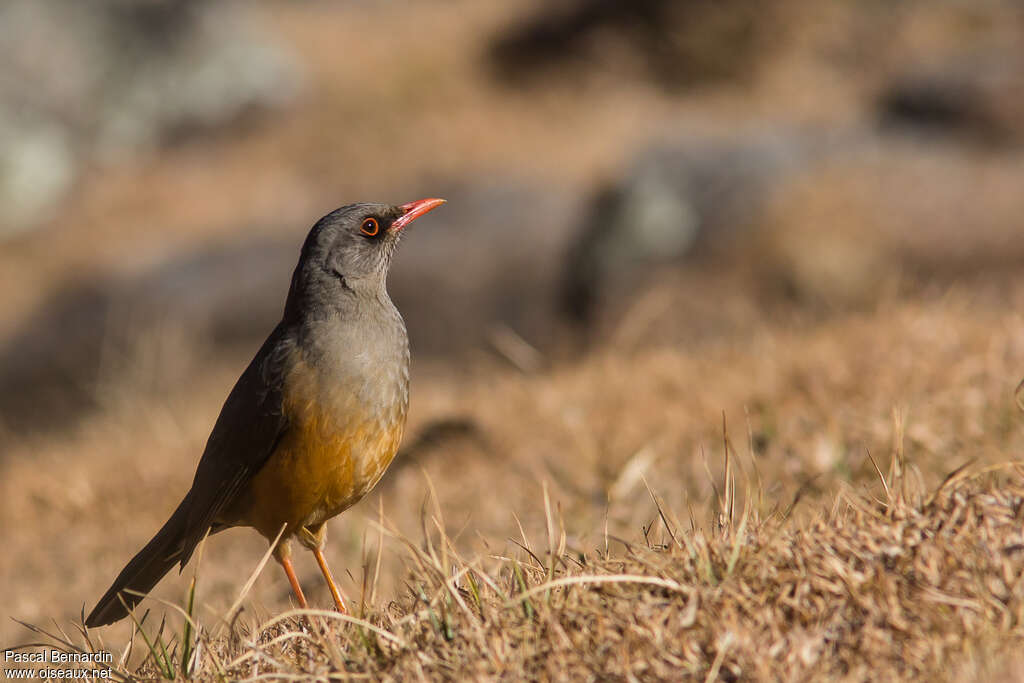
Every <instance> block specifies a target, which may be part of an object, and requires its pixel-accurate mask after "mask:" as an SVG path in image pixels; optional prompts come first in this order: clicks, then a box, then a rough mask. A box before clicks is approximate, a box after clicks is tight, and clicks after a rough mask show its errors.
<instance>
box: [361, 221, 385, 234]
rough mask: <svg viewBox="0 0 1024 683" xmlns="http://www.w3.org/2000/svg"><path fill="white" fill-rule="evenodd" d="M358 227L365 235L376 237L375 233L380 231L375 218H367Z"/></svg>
mask: <svg viewBox="0 0 1024 683" xmlns="http://www.w3.org/2000/svg"><path fill="white" fill-rule="evenodd" d="M359 229H360V230H361V231H362V233H363V234H364V235H366V236H367V237H376V236H377V233H378V232H380V223H378V222H377V219H376V218H367V219H366V220H365V221H363V224H362V226H360V228H359Z"/></svg>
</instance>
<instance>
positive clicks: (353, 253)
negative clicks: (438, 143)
mask: <svg viewBox="0 0 1024 683" xmlns="http://www.w3.org/2000/svg"><path fill="white" fill-rule="evenodd" d="M444 203H445V200H443V199H420V200H419V201H415V202H409V203H408V204H401V205H399V206H391V205H389V204H349V205H348V206H343V207H341V208H340V209H336V210H335V211H332V212H331V213H329V214H327V215H326V216H324V217H323V218H321V219H320V220H319V221H317V223H316V225H314V226H313V229H312V230H310V231H309V236H308V237H306V242H305V244H303V246H302V255H301V256H300V258H299V265H298V266H297V267H296V268H295V274H294V275H293V276H292V286H291V292H290V293H289V296H288V300H289V307H292V305H293V302H295V303H297V301H298V300H299V299H303V300H305V299H308V298H309V297H315V298H322V299H328V300H337V299H338V298H340V297H343V296H345V295H353V294H354V295H371V296H377V295H380V294H382V293H384V291H385V283H386V280H387V274H388V268H389V266H390V265H391V257H392V255H393V254H394V252H395V247H397V246H398V241H399V239H400V238H401V237H402V235H403V233H404V232H405V228H406V227H407V226H408V225H409V224H410V223H412V222H413V221H414V220H416V219H417V218H419V217H420V216H422V215H423V214H425V213H427V212H428V211H432V210H433V209H436V208H437V207H439V206H441V205H442V204H444Z"/></svg>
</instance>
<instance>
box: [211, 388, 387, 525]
mask: <svg viewBox="0 0 1024 683" xmlns="http://www.w3.org/2000/svg"><path fill="white" fill-rule="evenodd" d="M293 377H294V376H293ZM295 386H296V385H293V387H295ZM299 386H301V385H299ZM309 389H310V387H308V385H307V386H306V387H304V388H303V390H300V391H298V392H290V393H291V395H290V396H289V395H287V394H286V396H285V404H284V410H285V414H286V415H288V416H289V422H290V424H289V427H288V431H287V432H286V434H285V435H284V437H283V438H282V439H281V443H280V444H278V446H277V448H276V450H275V451H274V453H273V454H272V455H271V456H270V459H269V460H268V461H267V463H266V464H265V465H264V466H263V467H262V468H261V469H260V470H259V472H257V473H256V474H255V475H254V476H253V478H252V479H251V480H250V482H249V485H248V487H247V490H246V491H245V492H243V493H242V494H241V495H240V496H239V497H238V501H239V503H238V504H237V505H236V506H234V509H233V510H232V511H231V513H230V516H231V517H233V518H234V522H233V523H234V524H239V525H243V526H251V527H253V528H255V529H256V530H257V531H259V532H260V533H261V534H263V535H264V536H265V537H267V538H268V539H270V540H273V539H274V538H275V537H276V536H277V534H278V532H279V531H280V530H281V525H282V524H287V525H288V527H287V528H286V529H285V533H284V536H283V537H282V538H287V537H288V536H291V535H292V534H294V533H296V532H297V531H298V529H299V528H300V527H303V526H306V527H309V526H313V525H317V524H320V523H322V522H325V521H326V520H328V519H330V518H331V517H334V516H335V515H337V514H339V513H341V512H342V511H344V510H346V509H347V508H349V507H351V506H352V505H355V504H356V503H357V502H359V500H360V499H361V498H362V497H363V496H365V495H366V494H367V493H369V491H370V490H371V489H372V488H373V487H374V486H375V485H376V484H377V482H378V481H379V480H380V478H381V477H382V476H383V475H384V472H385V470H387V467H388V465H390V464H391V461H392V459H394V457H395V453H396V452H397V451H398V445H399V443H400V442H401V440H402V432H403V430H404V427H405V401H398V404H399V405H389V406H388V408H387V409H384V410H381V409H379V408H377V409H373V410H371V409H369V408H368V407H367V406H366V405H363V404H361V403H360V401H359V399H358V398H357V394H354V393H351V392H333V393H334V395H333V396H324V395H323V394H322V393H320V392H310V391H309ZM296 395H301V396H304V397H308V396H310V395H313V396H318V399H317V400H308V399H307V400H304V401H296V400H293V397H294V396H296Z"/></svg>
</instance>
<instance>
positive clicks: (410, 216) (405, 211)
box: [391, 199, 445, 232]
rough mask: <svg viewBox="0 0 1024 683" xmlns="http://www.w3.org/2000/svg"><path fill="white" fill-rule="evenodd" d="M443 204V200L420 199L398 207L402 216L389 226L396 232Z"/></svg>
mask: <svg viewBox="0 0 1024 683" xmlns="http://www.w3.org/2000/svg"><path fill="white" fill-rule="evenodd" d="M444 203H445V200H444V199H420V200H419V201H415V202H409V203H408V204H402V205H401V206H400V207H398V208H400V209H401V210H402V215H401V216H399V217H398V218H397V219H395V222H394V223H392V224H391V229H392V230H394V231H396V232H397V231H399V230H401V229H402V228H404V227H405V226H407V225H409V223H412V222H413V221H414V220H416V219H417V218H419V217H420V216H422V215H423V214H425V213H429V212H430V211H433V210H434V209H436V208H437V207H439V206H441V205H442V204H444Z"/></svg>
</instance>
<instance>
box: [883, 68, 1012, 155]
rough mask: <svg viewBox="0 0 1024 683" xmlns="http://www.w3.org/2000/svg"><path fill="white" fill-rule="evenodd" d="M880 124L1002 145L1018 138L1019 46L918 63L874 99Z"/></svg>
mask: <svg viewBox="0 0 1024 683" xmlns="http://www.w3.org/2000/svg"><path fill="white" fill-rule="evenodd" d="M878 108H879V114H880V118H881V122H882V124H883V126H885V127H888V128H894V129H902V130H914V131H919V132H922V133H930V134H935V135H945V136H959V137H962V138H966V139H971V140H974V141H978V142H982V143H986V144H990V145H997V146H1003V145H1007V144H1014V145H1019V144H1021V143H1022V142H1024V50H1021V49H1019V48H1017V49H1014V50H992V51H988V52H984V53H980V54H974V55H971V56H970V57H965V58H958V59H956V60H950V61H947V62H942V63H939V64H928V65H919V66H917V67H914V68H911V69H909V70H908V71H907V72H906V73H904V74H903V75H901V76H899V77H897V78H896V79H894V81H893V82H892V84H890V85H889V87H888V88H886V89H885V91H884V92H883V93H882V95H881V97H880V99H879V104H878Z"/></svg>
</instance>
